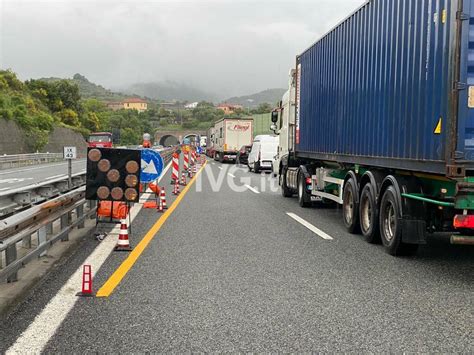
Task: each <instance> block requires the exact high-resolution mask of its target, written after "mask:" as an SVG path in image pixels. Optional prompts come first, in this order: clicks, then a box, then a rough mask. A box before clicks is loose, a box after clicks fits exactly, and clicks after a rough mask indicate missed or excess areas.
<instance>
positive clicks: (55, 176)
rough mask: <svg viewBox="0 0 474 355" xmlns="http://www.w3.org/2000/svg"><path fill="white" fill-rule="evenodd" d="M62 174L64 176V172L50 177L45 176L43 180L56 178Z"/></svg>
mask: <svg viewBox="0 0 474 355" xmlns="http://www.w3.org/2000/svg"><path fill="white" fill-rule="evenodd" d="M62 176H66V174H59V175H54V176H50V177H47V178H45V180H51V179H56V178H58V177H62Z"/></svg>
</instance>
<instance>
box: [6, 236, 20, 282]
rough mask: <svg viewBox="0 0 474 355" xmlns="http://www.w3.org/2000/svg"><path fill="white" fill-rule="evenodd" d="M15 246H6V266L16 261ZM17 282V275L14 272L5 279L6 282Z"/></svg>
mask: <svg viewBox="0 0 474 355" xmlns="http://www.w3.org/2000/svg"><path fill="white" fill-rule="evenodd" d="M16 256H17V255H16V244H12V245H10V246H8V248H7V250H5V259H6V260H5V262H6V266H8V265H10V264H11V263H13V262H14V261H15V260H16ZM15 281H18V273H17V272H15V273H14V274H11V275H10V276H8V277H7V282H15Z"/></svg>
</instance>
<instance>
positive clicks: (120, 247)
mask: <svg viewBox="0 0 474 355" xmlns="http://www.w3.org/2000/svg"><path fill="white" fill-rule="evenodd" d="M131 250H132V248H131V247H130V241H129V240H128V227H127V220H126V219H122V221H121V223H120V232H119V239H118V242H117V245H116V246H115V251H131Z"/></svg>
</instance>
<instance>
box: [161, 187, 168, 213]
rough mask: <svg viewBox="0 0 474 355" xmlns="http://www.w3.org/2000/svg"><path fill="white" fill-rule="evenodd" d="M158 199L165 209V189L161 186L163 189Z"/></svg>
mask: <svg viewBox="0 0 474 355" xmlns="http://www.w3.org/2000/svg"><path fill="white" fill-rule="evenodd" d="M160 199H161V202H162V204H163V209H165V210H166V209H167V208H168V206H167V205H166V192H165V187H164V186H163V188H162V189H161V192H160Z"/></svg>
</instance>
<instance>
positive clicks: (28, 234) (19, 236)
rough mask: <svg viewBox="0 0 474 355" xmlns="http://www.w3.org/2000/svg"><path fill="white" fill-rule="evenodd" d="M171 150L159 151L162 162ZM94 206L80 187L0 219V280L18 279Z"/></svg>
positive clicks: (89, 215) (92, 214)
mask: <svg viewBox="0 0 474 355" xmlns="http://www.w3.org/2000/svg"><path fill="white" fill-rule="evenodd" d="M173 152H174V149H173V148H170V149H164V150H162V151H160V153H161V156H162V158H163V160H164V162H165V164H167V163H169V162H170V161H171V157H172V154H173ZM49 183H50V182H49V181H48V184H49ZM83 184H85V179H84V180H83ZM8 193H9V192H6V193H3V195H5V194H8ZM18 193H19V192H15V193H14V194H18ZM20 193H21V192H20ZM0 198H1V195H0ZM96 209H97V208H96V201H86V200H85V186H81V187H79V188H76V189H75V190H73V191H69V192H65V193H64V194H62V195H60V196H58V197H54V198H51V199H49V200H48V201H45V202H43V203H41V204H39V205H34V206H32V207H30V208H28V209H26V210H23V211H20V212H17V213H15V214H14V215H12V216H10V217H7V218H4V219H2V220H0V282H5V281H7V282H14V281H17V280H18V270H19V269H21V268H22V267H23V266H25V265H26V264H27V263H28V262H30V261H31V260H34V259H35V258H38V257H40V256H44V255H46V253H47V250H48V249H49V248H50V247H51V246H52V245H53V244H54V243H56V242H57V241H60V240H61V241H67V240H68V239H69V234H70V232H71V231H72V230H73V229H74V228H76V227H77V228H79V229H80V228H83V227H84V223H85V220H86V219H87V218H94V217H95V213H96Z"/></svg>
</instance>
